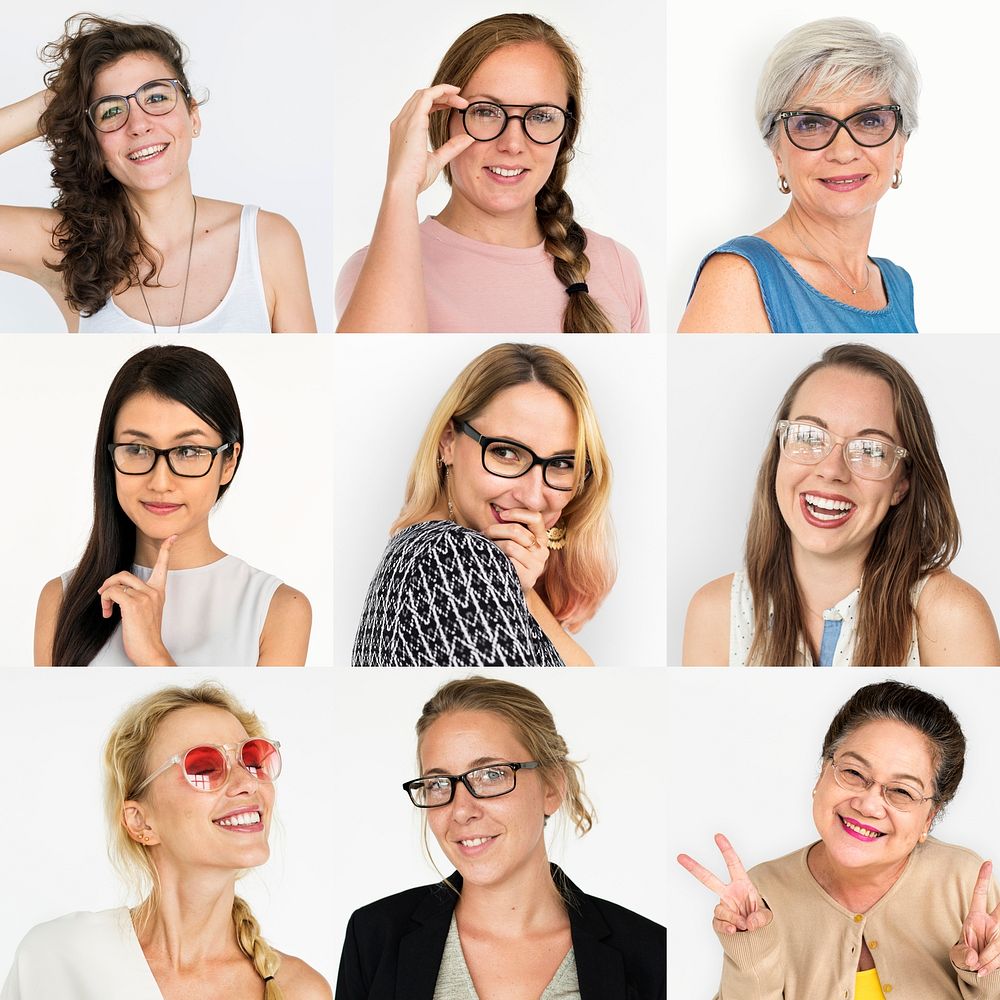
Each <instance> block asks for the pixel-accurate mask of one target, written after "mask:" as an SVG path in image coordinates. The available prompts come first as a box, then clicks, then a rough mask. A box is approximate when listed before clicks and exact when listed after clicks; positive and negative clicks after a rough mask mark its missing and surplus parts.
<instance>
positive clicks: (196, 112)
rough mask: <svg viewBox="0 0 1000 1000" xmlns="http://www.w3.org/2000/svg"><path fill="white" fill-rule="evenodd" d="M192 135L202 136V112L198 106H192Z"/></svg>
mask: <svg viewBox="0 0 1000 1000" xmlns="http://www.w3.org/2000/svg"><path fill="white" fill-rule="evenodd" d="M191 134H192V135H194V136H197V135H201V111H200V109H199V108H198V105H197V104H194V105H192V106H191Z"/></svg>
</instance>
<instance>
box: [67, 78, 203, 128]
mask: <svg viewBox="0 0 1000 1000" xmlns="http://www.w3.org/2000/svg"><path fill="white" fill-rule="evenodd" d="M178 92H181V93H183V94H184V96H185V97H186V98H187V99H188V101H190V100H191V93H190V91H189V90H188V89H187V87H185V86H184V84H183V83H181V81H180V80H150V81H149V83H144V84H143V85H142V86H141V87H140V88H139V89H138V90H136V91H135V93H133V94H108V95H107V96H106V97H98V98H97V100H96V101H94V102H93V103H92V104H91V105H90V107H88V108H87V117H88V118H89V119H90V122H91V124H92V125H93V126H94V128H96V129H97V131H98V132H117V131H118V129H120V128H121V127H122V126H123V125H124V124H125V122H127V121H128V113H129V103H128V102H129V100H131V99H133V98H134V99H135V106H136V107H137V108H142V110H143V111H145V112H146V114H147V115H168V114H170V112H171V111H173V110H174V108H175V107H176V106H177V94H178Z"/></svg>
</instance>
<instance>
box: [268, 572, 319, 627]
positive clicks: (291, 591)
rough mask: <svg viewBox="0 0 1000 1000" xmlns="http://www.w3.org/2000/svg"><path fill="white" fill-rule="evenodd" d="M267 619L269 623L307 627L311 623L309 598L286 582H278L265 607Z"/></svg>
mask: <svg viewBox="0 0 1000 1000" xmlns="http://www.w3.org/2000/svg"><path fill="white" fill-rule="evenodd" d="M267 621H268V623H269V624H275V625H277V624H279V623H280V624H282V625H286V626H288V627H301V628H309V627H310V626H311V625H312V605H311V604H310V603H309V598H308V597H306V595H305V594H303V593H302V591H301V590H296V589H295V588H294V587H289V586H288V584H287V583H281V584H278V589H277V590H276V591H275V592H274V595H273V596H272V597H271V603H270V605H269V606H268V609H267Z"/></svg>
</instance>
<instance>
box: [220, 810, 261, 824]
mask: <svg viewBox="0 0 1000 1000" xmlns="http://www.w3.org/2000/svg"><path fill="white" fill-rule="evenodd" d="M259 822H260V813H259V812H245V813H238V814H237V815H236V816H229V817H228V818H227V819H220V820H216V823H217V824H218V825H219V826H253V824H254V823H259Z"/></svg>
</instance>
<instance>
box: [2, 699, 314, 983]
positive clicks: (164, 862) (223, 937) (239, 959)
mask: <svg viewBox="0 0 1000 1000" xmlns="http://www.w3.org/2000/svg"><path fill="white" fill-rule="evenodd" d="M263 733H264V727H263V725H262V724H261V722H260V720H259V719H258V718H257V716H256V715H255V714H254V713H253V712H251V711H248V710H247V709H245V708H243V707H242V706H241V705H240V704H239V703H238V702H237V701H236V700H235V699H234V698H233V697H232V695H230V694H229V693H228V692H227V691H226V690H225V689H224V688H222V687H220V686H218V685H215V684H202V685H200V686H199V687H195V688H180V687H171V688H164V689H162V690H160V691H156V692H154V693H153V694H151V695H148V696H147V697H145V698H143V699H142V700H141V701H139V702H137V703H136V704H134V705H132V706H131V707H130V708H128V709H127V710H126V711H125V713H124V714H123V715H122V717H121V718H120V719H119V720H118V722H117V723H116V724H115V726H114V727H113V729H112V731H111V734H110V736H109V737H108V741H107V744H106V746H105V752H104V765H105V809H106V812H107V820H108V824H109V830H110V833H109V853H110V855H111V857H112V859H113V860H114V861H115V863H116V866H117V867H118V868H119V870H120V871H121V873H122V874H123V875H124V876H125V877H126V878H127V879H128V880H129V881H130V882H132V883H134V884H135V885H137V886H138V885H141V886H142V887H143V889H144V891H146V893H147V895H146V897H145V899H144V900H143V902H142V903H140V904H139V905H138V906H136V907H134V908H133V909H132V910H128V909H125V908H121V909H117V910H105V911H103V912H99V913H73V914H69V915H68V916H64V917H60V918H59V919H57V920H53V921H50V922H49V923H45V924H40V925H39V926H37V927H35V928H34V929H33V930H32V931H31V932H30V933H29V934H28V935H27V937H25V939H24V940H23V941H22V942H21V945H20V947H19V948H18V951H17V955H16V957H15V959H14V967H13V969H12V970H11V973H10V975H9V977H8V979H7V983H6V985H5V986H4V988H3V992H2V994H0V997H2V1000H54V998H59V1000H180V998H184V1000H200V998H202V997H227V998H231V1000H258V998H261V997H263V998H264V1000H330V996H331V993H330V987H329V985H328V984H327V982H326V980H325V979H323V977H322V976H321V975H320V974H319V973H317V972H316V971H315V970H314V969H312V968H310V967H309V966H308V965H306V964H305V963H304V962H302V961H300V960H299V959H297V958H292V957H291V956H288V955H282V954H281V953H279V952H277V951H275V950H274V949H273V948H272V947H271V946H270V945H269V944H268V943H267V942H266V941H265V940H264V938H263V937H262V936H261V933H260V927H259V926H258V924H257V921H256V919H255V918H254V916H253V914H252V913H251V911H250V907H249V906H248V904H247V903H246V902H245V901H244V900H242V899H240V898H239V897H238V896H237V895H236V879H237V878H238V877H239V876H240V874H241V873H242V872H244V871H246V870H247V869H250V868H255V867H257V866H258V865H261V864H263V863H264V862H265V861H266V860H267V858H268V855H269V853H270V848H269V847H268V842H267V837H268V831H269V829H270V825H271V817H272V813H273V809H274V784H273V782H274V780H275V779H276V778H277V777H278V775H279V774H280V773H281V756H280V753H279V750H278V747H279V744H278V743H277V742H276V741H272V740H270V739H267V738H265V737H264V735H263Z"/></svg>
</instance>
